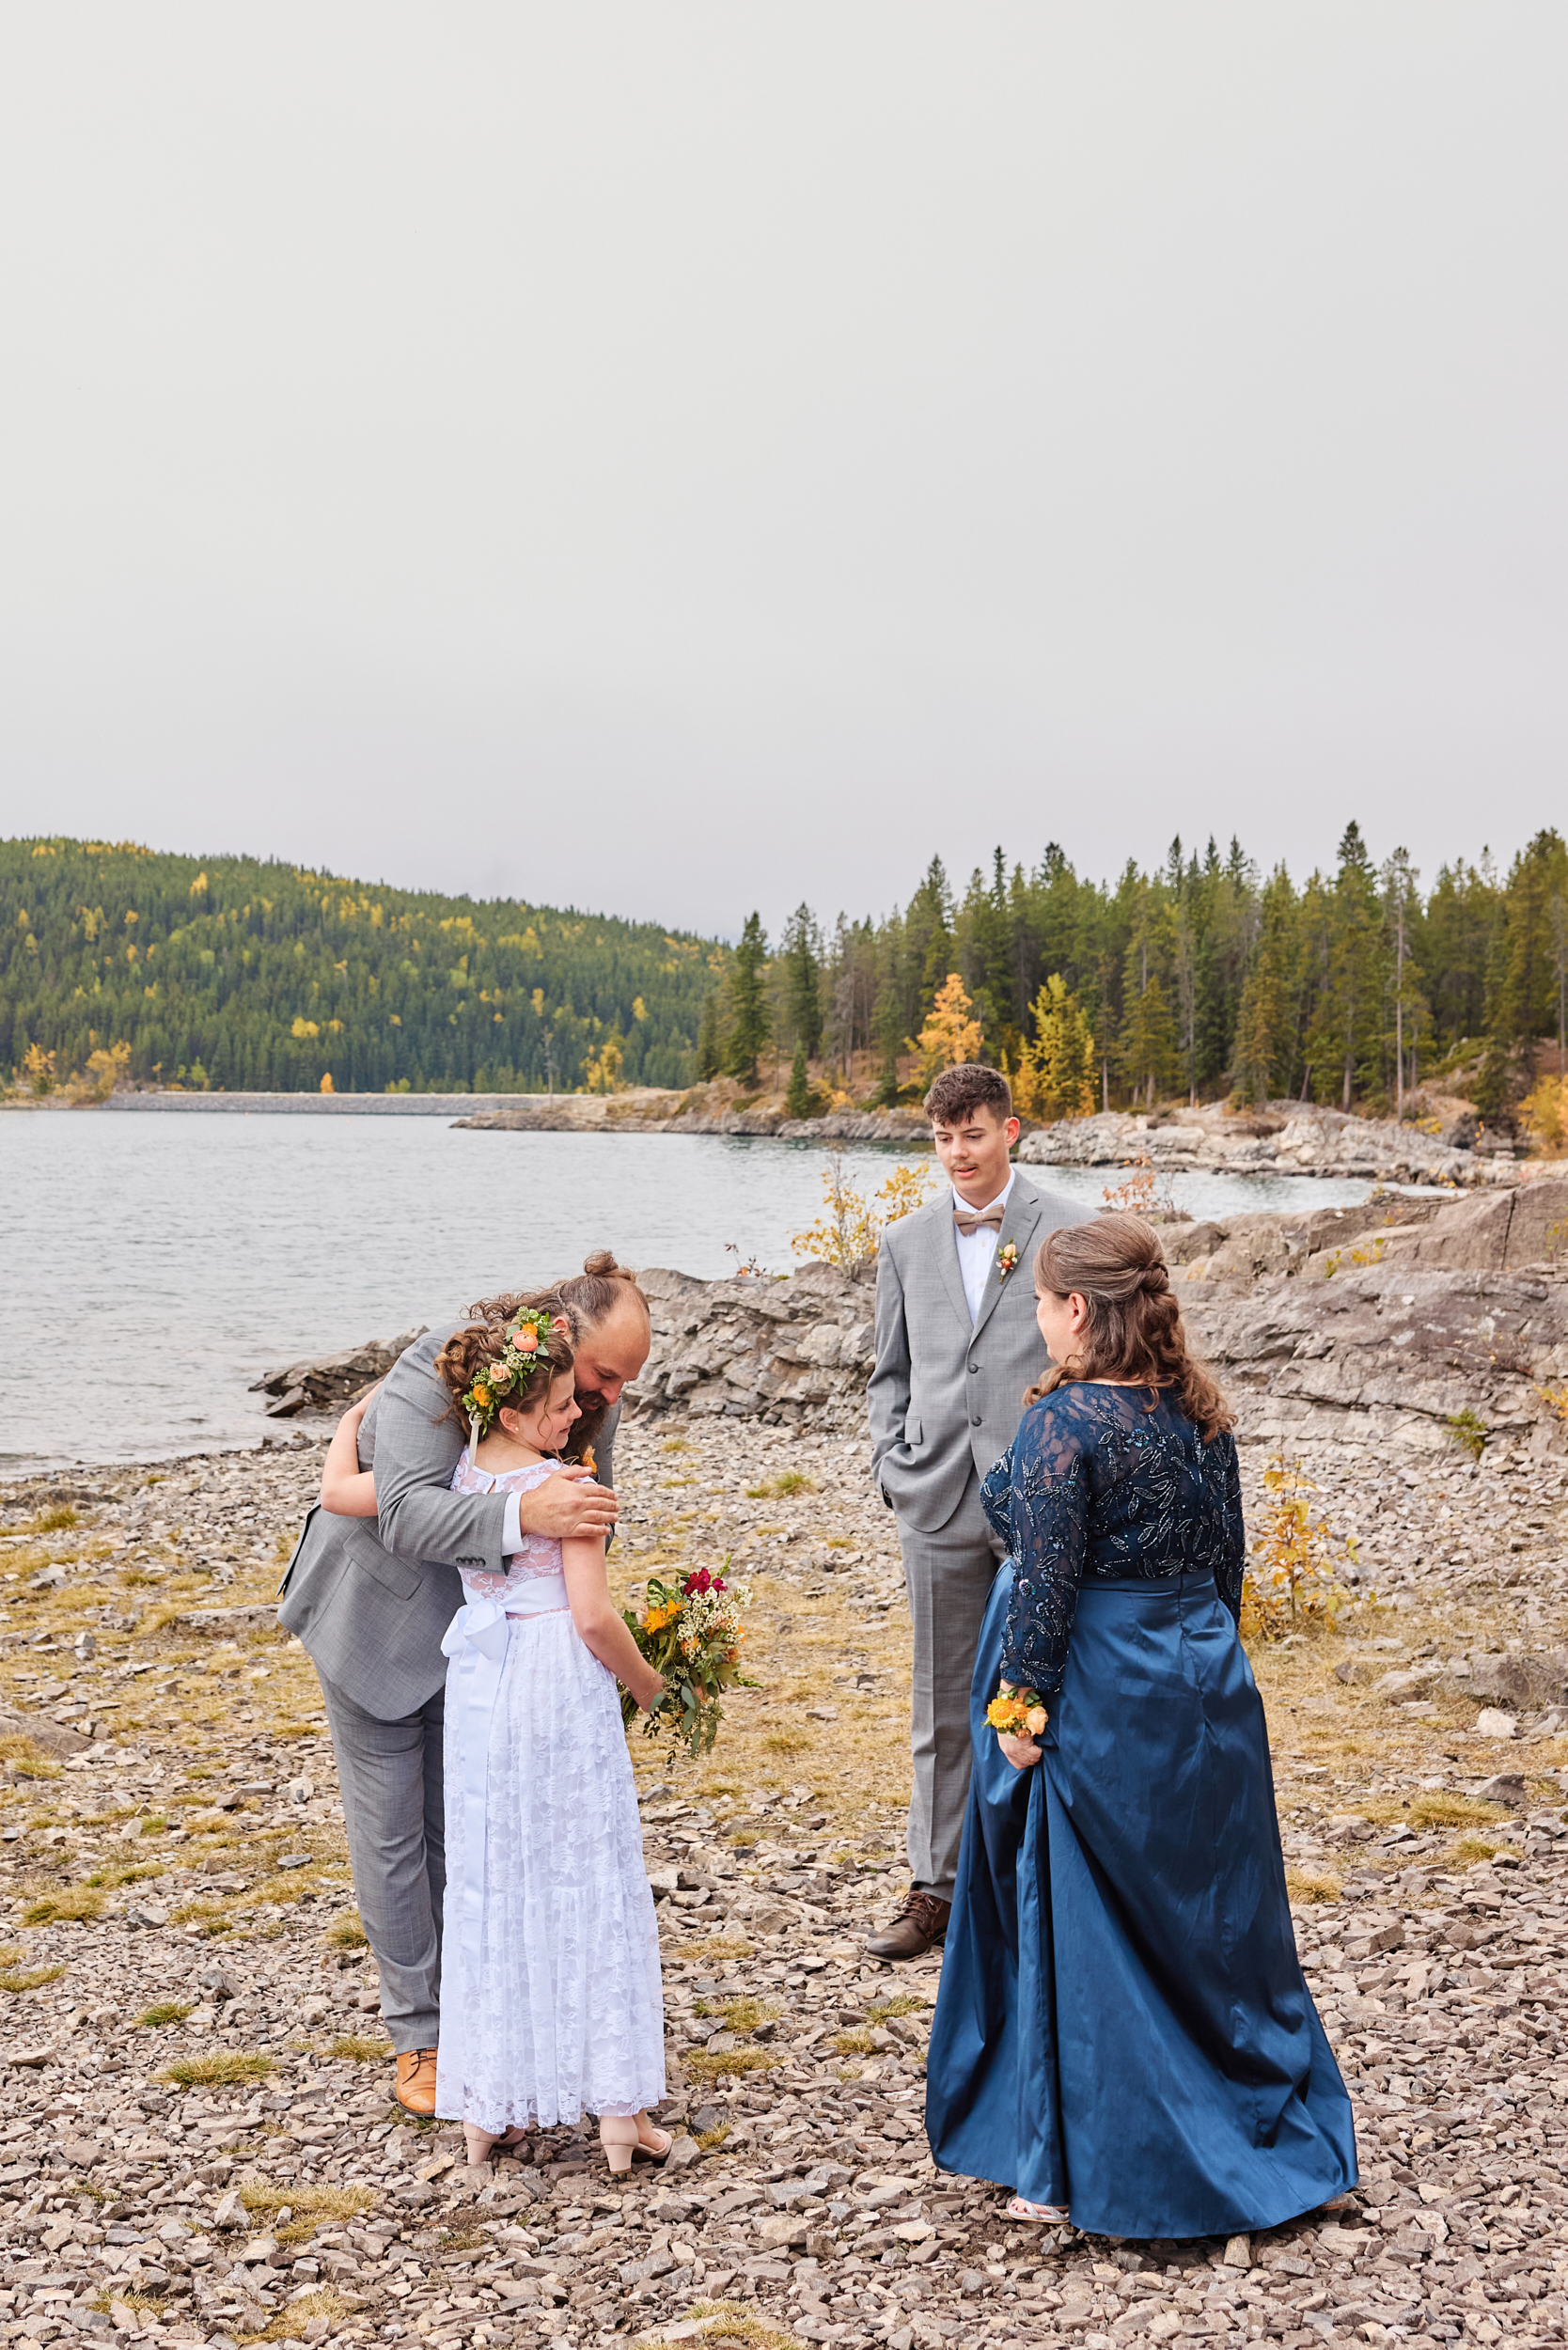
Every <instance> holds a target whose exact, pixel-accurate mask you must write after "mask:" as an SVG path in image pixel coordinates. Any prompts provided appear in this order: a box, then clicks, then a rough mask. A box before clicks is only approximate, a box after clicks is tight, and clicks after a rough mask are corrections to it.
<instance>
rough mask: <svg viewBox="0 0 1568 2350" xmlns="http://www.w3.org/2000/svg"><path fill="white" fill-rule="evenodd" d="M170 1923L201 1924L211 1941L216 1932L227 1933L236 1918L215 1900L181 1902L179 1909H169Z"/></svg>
mask: <svg viewBox="0 0 1568 2350" xmlns="http://www.w3.org/2000/svg"><path fill="white" fill-rule="evenodd" d="M169 1923H170V1924H171V1925H176V1926H200V1927H201V1928H202V1929H203V1933H204V1936H205V1938H206V1939H207V1940H208V1941H211V1940H212V1936H213V1935H215V1934H227V1933H228V1932H229V1931H230V1929H231V1928H232V1926H233V1923H234V1920H233V1919H232V1917H231V1916H230V1915H229V1913H228V1911H227V1910H226V1909H220V1908H219V1907H218V1905H217V1904H216V1903H215V1902H181V1903H180V1906H179V1908H178V1909H171V1910H170V1911H169Z"/></svg>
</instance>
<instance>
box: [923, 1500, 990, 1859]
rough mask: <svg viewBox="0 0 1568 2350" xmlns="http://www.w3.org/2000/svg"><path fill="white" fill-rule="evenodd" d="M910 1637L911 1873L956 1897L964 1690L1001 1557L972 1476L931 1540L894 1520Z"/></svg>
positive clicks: (963, 1798) (964, 1761) (964, 1779)
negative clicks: (911, 1630) (912, 1639)
mask: <svg viewBox="0 0 1568 2350" xmlns="http://www.w3.org/2000/svg"><path fill="white" fill-rule="evenodd" d="M899 1547H900V1549H901V1550H902V1553H903V1581H904V1589H905V1590H906V1591H907V1592H908V1594H909V1616H910V1622H911V1623H912V1625H913V1627H914V1634H915V1692H914V1705H913V1718H912V1722H911V1732H910V1747H911V1751H912V1753H913V1756H914V1763H915V1792H914V1794H913V1795H912V1796H911V1798H910V1804H909V1873H910V1876H911V1877H912V1879H913V1880H914V1882H915V1884H916V1885H917V1886H918V1887H919V1888H920V1890H921V1891H922V1892H924V1893H935V1894H937V1895H938V1896H939V1897H940V1898H941V1899H942V1900H943V1901H945V1902H949V1901H951V1899H952V1897H953V1880H954V1878H955V1876H956V1875H957V1873H958V1846H959V1840H960V1838H961V1837H962V1835H963V1833H964V1807H965V1806H966V1805H967V1803H968V1800H969V1754H970V1748H969V1684H970V1681H971V1680H972V1678H973V1676H974V1669H975V1649H976V1645H977V1643H978V1642H979V1639H980V1622H981V1619H982V1618H983V1616H984V1614H985V1605H986V1602H987V1600H988V1599H989V1598H990V1596H991V1584H992V1580H993V1577H994V1576H995V1575H996V1567H997V1562H998V1560H999V1559H1000V1558H1001V1556H1002V1554H1001V1552H1000V1550H999V1549H998V1548H997V1546H996V1542H995V1540H994V1538H993V1536H992V1532H991V1528H989V1526H987V1524H986V1522H985V1512H984V1511H983V1510H982V1509H981V1507H980V1479H979V1478H978V1477H977V1476H976V1475H975V1473H974V1471H973V1470H972V1469H971V1471H970V1473H969V1481H968V1484H967V1485H966V1486H965V1487H964V1498H963V1500H962V1501H961V1502H960V1503H959V1505H958V1508H957V1509H956V1510H955V1511H954V1512H953V1514H952V1516H951V1517H950V1518H949V1520H948V1522H947V1524H946V1525H945V1526H943V1527H941V1528H939V1529H938V1530H937V1532H936V1533H934V1534H922V1533H921V1532H920V1530H919V1528H917V1527H914V1526H911V1525H909V1524H908V1522H907V1521H906V1520H905V1519H903V1518H901V1519H900V1520H899Z"/></svg>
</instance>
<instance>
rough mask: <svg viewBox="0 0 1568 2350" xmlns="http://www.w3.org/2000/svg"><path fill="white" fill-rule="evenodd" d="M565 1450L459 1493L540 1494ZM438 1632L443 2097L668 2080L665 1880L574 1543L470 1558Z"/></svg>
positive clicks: (473, 1478)
mask: <svg viewBox="0 0 1568 2350" xmlns="http://www.w3.org/2000/svg"><path fill="white" fill-rule="evenodd" d="M556 1466H557V1464H556V1463H555V1462H553V1461H545V1462H541V1463H540V1464H539V1465H537V1466H535V1467H533V1468H526V1469H515V1470H511V1471H510V1472H508V1473H507V1474H506V1475H504V1476H501V1477H492V1476H490V1475H488V1474H487V1472H486V1471H484V1470H483V1469H477V1468H475V1467H474V1465H473V1464H472V1462H471V1461H470V1459H469V1455H468V1451H467V1449H464V1451H463V1458H462V1460H461V1461H460V1462H459V1464H458V1466H457V1468H456V1470H455V1472H454V1473H453V1477H452V1486H453V1490H454V1491H455V1492H460V1493H488V1492H490V1491H492V1490H494V1489H495V1488H497V1487H499V1488H501V1489H503V1490H506V1491H516V1492H519V1493H526V1492H528V1491H529V1490H530V1489H531V1488H532V1487H533V1486H535V1485H537V1484H540V1483H541V1482H542V1481H543V1480H544V1479H545V1478H546V1477H548V1476H550V1475H552V1474H553V1473H554V1471H555V1468H556ZM462 1573H463V1587H464V1590H466V1591H467V1593H468V1604H467V1606H464V1607H463V1608H462V1609H461V1610H460V1611H459V1613H458V1614H457V1616H455V1617H454V1619H453V1621H452V1624H451V1628H450V1629H449V1631H448V1632H447V1637H446V1638H445V1640H444V1641H443V1642H442V1646H443V1648H444V1649H445V1650H446V1653H447V1656H448V1657H449V1658H450V1660H451V1663H450V1667H449V1669H448V1672H447V1716H446V1782H447V1899H446V1919H445V1928H444V1932H443V1936H442V1975H441V2038H440V2051H439V2055H438V2058H437V2066H436V2104H435V2109H436V2111H437V2113H438V2114H440V2115H441V2116H442V2118H443V2119H444V2120H447V2121H464V2122H472V2123H476V2124H477V2125H478V2128H480V2129H482V2130H488V2131H490V2132H492V2133H494V2135H496V2136H499V2135H500V2134H501V2133H502V2132H503V2131H505V2130H507V2129H509V2128H510V2127H511V2126H512V2125H513V2124H514V2123H515V2124H519V2125H523V2126H526V2125H528V2124H530V2123H538V2124H540V2125H541V2126H548V2125H549V2124H551V2123H557V2122H576V2121H578V2120H579V2119H580V2118H581V2117H582V2115H583V2114H584V2113H591V2114H595V2115H598V2114H604V2113H615V2114H628V2113H635V2112H637V2111H638V2110H639V2109H640V2108H641V2107H645V2106H654V2105H657V2104H658V2102H659V2100H660V2099H661V2098H662V2097H663V2095H664V2093H665V2053H664V2051H665V2033H664V1990H663V1983H662V1981H661V1977H660V1972H659V1935H658V1928H657V1925H656V1924H655V1922H654V1915H653V1896H652V1894H651V1891H650V1889H649V1885H648V1876H647V1872H646V1871H645V1869H644V1867H643V1857H642V1833H641V1828H640V1825H639V1823H638V1819H637V1805H636V1794H635V1787H634V1784H633V1779H632V1763H631V1757H630V1756H629V1755H628V1753H627V1751H626V1737H625V1731H624V1730H623V1729H622V1726H621V1719H620V1699H619V1690H618V1688H617V1684H616V1681H615V1676H614V1675H613V1674H612V1673H611V1672H609V1671H608V1670H607V1669H606V1668H605V1667H604V1666H603V1665H602V1664H600V1662H599V1660H598V1658H597V1657H596V1656H594V1655H592V1654H591V1653H589V1651H588V1649H587V1648H586V1647H585V1646H584V1644H583V1642H582V1640H581V1639H580V1638H579V1637H578V1634H577V1629H576V1626H575V1625H574V1624H573V1622H572V1614H571V1610H570V1608H569V1607H568V1605H567V1596H566V1582H565V1578H564V1576H563V1575H562V1573H561V1551H560V1544H559V1543H556V1542H547V1541H544V1540H542V1539H541V1538H539V1537H536V1536H532V1535H530V1536H529V1537H528V1538H527V1543H526V1547H525V1549H524V1550H523V1551H521V1552H520V1553H518V1555H517V1556H516V1557H514V1558H512V1559H510V1560H509V1562H508V1573H507V1574H506V1575H488V1574H483V1573H479V1572H478V1571H474V1570H469V1569H464V1570H462Z"/></svg>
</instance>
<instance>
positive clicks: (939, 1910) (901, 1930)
mask: <svg viewBox="0 0 1568 2350" xmlns="http://www.w3.org/2000/svg"><path fill="white" fill-rule="evenodd" d="M952 1913H953V1905H952V1904H951V1902H944V1901H938V1899H937V1898H936V1895H935V1894H934V1893H922V1892H921V1891H920V1889H919V1888H918V1887H917V1886H914V1885H912V1886H911V1887H910V1888H909V1894H908V1898H907V1899H906V1900H905V1902H904V1905H903V1907H902V1909H901V1910H900V1912H899V1914H898V1916H897V1917H896V1918H895V1919H894V1920H893V1922H892V1924H891V1925H890V1926H888V1927H887V1928H886V1932H884V1933H882V1934H873V1935H871V1936H870V1940H869V1941H868V1942H867V1944H866V1948H867V1951H869V1952H870V1956H871V1957H872V1958H923V1957H924V1956H925V1954H926V1952H927V1951H929V1950H933V1949H934V1948H935V1946H936V1944H937V1943H938V1942H940V1941H941V1939H942V1937H943V1935H945V1934H946V1933H947V1931H948V1919H949V1918H950V1917H951V1916H952Z"/></svg>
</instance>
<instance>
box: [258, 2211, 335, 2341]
mask: <svg viewBox="0 0 1568 2350" xmlns="http://www.w3.org/2000/svg"><path fill="white" fill-rule="evenodd" d="M285 2233H288V2234H291V2233H292V2231H291V2230H286V2231H285ZM297 2240H298V2239H296V2241H297ZM349 2315H350V2309H349V2304H348V2303H347V2301H345V2300H344V2298H343V2296H342V2295H341V2294H340V2293H337V2292H336V2291H335V2290H334V2289H333V2287H332V2286H331V2285H322V2286H321V2287H319V2288H318V2289H317V2290H316V2291H314V2292H312V2293H302V2294H301V2295H300V2296H299V2299H298V2300H297V2301H290V2304H289V2306H288V2308H287V2309H283V2310H279V2311H278V2313H277V2315H276V2316H275V2317H274V2319H273V2321H272V2323H271V2325H270V2326H263V2328H262V2330H261V2331H260V2333H259V2334H242V2335H241V2337H240V2339H241V2341H242V2342H300V2341H302V2340H303V2339H304V2336H305V2329H306V2326H308V2325H309V2324H310V2322H311V2320H312V2318H317V2317H324V2318H325V2320H326V2322H327V2324H328V2326H330V2327H331V2328H332V2329H333V2330H334V2331H335V2332H336V2330H337V2327H338V2326H341V2324H342V2323H343V2320H344V2319H345V2318H346V2317H347V2316H349Z"/></svg>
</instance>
